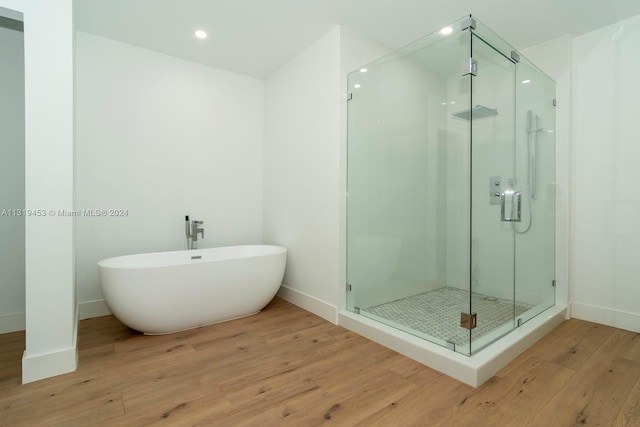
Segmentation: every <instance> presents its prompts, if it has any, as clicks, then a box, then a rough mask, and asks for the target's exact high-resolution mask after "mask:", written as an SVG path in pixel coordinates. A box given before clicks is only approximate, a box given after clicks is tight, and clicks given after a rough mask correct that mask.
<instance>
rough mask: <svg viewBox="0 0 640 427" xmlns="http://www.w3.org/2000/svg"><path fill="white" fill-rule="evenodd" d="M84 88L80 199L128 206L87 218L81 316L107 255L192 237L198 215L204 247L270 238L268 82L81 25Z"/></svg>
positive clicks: (87, 311)
mask: <svg viewBox="0 0 640 427" xmlns="http://www.w3.org/2000/svg"><path fill="white" fill-rule="evenodd" d="M76 99H77V110H76V111H77V112H76V125H77V127H76V132H77V144H76V145H77V148H76V156H77V182H76V188H77V207H78V209H116V208H118V209H119V208H121V209H126V210H127V211H128V212H127V215H126V216H124V217H106V218H105V217H85V216H82V214H81V216H80V217H78V218H77V222H78V230H77V236H78V241H77V245H78V257H77V265H78V268H77V274H78V276H77V277H78V300H79V302H80V304H81V306H80V307H81V313H80V314H81V317H90V316H94V315H100V314H102V313H103V312H104V306H103V305H102V304H101V303H100V302H101V300H102V294H101V291H100V288H99V281H98V275H97V267H96V263H97V262H98V261H99V260H101V259H104V258H108V257H112V256H118V255H125V254H132V253H144V252H159V251H169V250H180V249H184V248H186V246H185V244H186V241H185V236H184V216H185V215H187V214H188V215H190V216H191V219H197V220H203V221H204V228H205V238H204V239H199V241H198V246H199V247H200V248H204V247H214V246H226V245H237V244H252V243H253V244H255V243H261V242H262V164H263V154H262V153H263V83H262V81H260V80H257V79H253V78H250V77H246V76H242V75H239V74H236V73H231V72H227V71H222V70H218V69H215V68H211V67H207V66H204V65H200V64H196V63H193V62H189V61H185V60H182V59H178V58H175V57H171V56H168V55H164V54H160V53H157V52H154V51H150V50H146V49H142V48H139V47H135V46H132V45H127V44H123V43H120V42H116V41H113V40H109V39H105V38H101V37H97V36H94V35H91V34H87V33H82V32H78V33H77V37H76ZM95 301H98V302H97V303H95ZM92 302H94V303H93V304H92Z"/></svg>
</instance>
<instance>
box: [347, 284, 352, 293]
mask: <svg viewBox="0 0 640 427" xmlns="http://www.w3.org/2000/svg"><path fill="white" fill-rule="evenodd" d="M347 292H351V283H347Z"/></svg>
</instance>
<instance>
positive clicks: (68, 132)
mask: <svg viewBox="0 0 640 427" xmlns="http://www.w3.org/2000/svg"><path fill="white" fill-rule="evenodd" d="M0 8H7V9H10V10H11V11H14V12H16V11H17V12H19V13H22V14H23V18H24V44H25V70H26V71H25V117H26V123H25V159H26V160H25V170H26V172H25V205H26V208H27V209H34V210H35V209H44V210H49V209H57V208H61V209H65V208H66V209H72V208H73V13H72V1H71V0H29V1H26V0H0ZM25 263H26V275H25V286H26V293H25V298H26V350H25V353H24V357H23V360H22V379H23V382H30V381H35V380H37V379H40V378H45V377H48V376H53V375H57V374H61V373H64V372H69V371H72V370H74V369H75V367H76V336H77V331H76V327H77V322H76V316H75V314H76V310H75V282H74V242H73V220H72V219H71V218H57V217H50V216H46V217H43V216H30V217H27V218H26V222H25Z"/></svg>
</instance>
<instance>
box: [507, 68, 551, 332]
mask: <svg viewBox="0 0 640 427" xmlns="http://www.w3.org/2000/svg"><path fill="white" fill-rule="evenodd" d="M555 93H556V89H555V82H554V81H553V80H552V79H551V78H549V77H548V76H546V75H545V74H544V73H543V72H542V71H540V70H538V69H537V68H536V67H535V66H534V65H533V64H532V63H531V62H530V61H529V60H527V59H526V58H524V57H522V58H521V61H520V63H519V64H518V66H517V73H516V99H517V103H516V168H517V170H518V176H519V177H520V187H521V188H522V193H523V205H522V211H523V218H522V222H521V223H519V224H516V225H515V230H516V284H517V286H516V301H519V302H521V303H523V304H526V305H527V307H530V308H529V309H528V310H527V311H525V312H524V313H521V314H520V315H519V316H518V318H519V319H521V321H522V322H526V321H527V320H529V319H531V318H532V317H534V316H535V315H537V314H539V313H541V312H542V311H544V310H546V309H547V308H549V307H551V306H553V305H554V304H555V288H554V287H553V285H552V283H553V280H554V278H555V198H556V188H555V107H554V105H553V99H554V98H555Z"/></svg>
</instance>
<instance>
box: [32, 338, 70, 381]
mask: <svg viewBox="0 0 640 427" xmlns="http://www.w3.org/2000/svg"><path fill="white" fill-rule="evenodd" d="M76 350H77V348H75V347H74V348H69V349H66V350H62V351H57V352H55V353H47V354H40V355H37V356H27V354H26V353H27V352H26V351H25V352H24V355H23V356H22V384H26V383H30V382H33V381H38V380H42V379H45V378H49V377H54V376H56V375H61V374H66V373H68V372H73V371H75V370H76V367H77V366H78V353H77V351H76Z"/></svg>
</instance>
